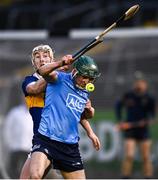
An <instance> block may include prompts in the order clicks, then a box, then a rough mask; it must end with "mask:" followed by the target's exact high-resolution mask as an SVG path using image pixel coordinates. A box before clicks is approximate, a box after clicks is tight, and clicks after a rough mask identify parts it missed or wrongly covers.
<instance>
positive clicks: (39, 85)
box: [26, 78, 47, 94]
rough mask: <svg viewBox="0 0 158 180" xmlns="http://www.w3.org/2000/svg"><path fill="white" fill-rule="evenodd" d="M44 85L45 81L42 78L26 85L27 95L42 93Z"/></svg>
mask: <svg viewBox="0 0 158 180" xmlns="http://www.w3.org/2000/svg"><path fill="white" fill-rule="evenodd" d="M46 85H47V83H46V81H45V80H44V79H43V78H41V79H39V80H38V81H36V82H32V83H30V84H28V85H27V87H26V91H27V93H28V94H39V93H42V92H44V90H45V88H46Z"/></svg>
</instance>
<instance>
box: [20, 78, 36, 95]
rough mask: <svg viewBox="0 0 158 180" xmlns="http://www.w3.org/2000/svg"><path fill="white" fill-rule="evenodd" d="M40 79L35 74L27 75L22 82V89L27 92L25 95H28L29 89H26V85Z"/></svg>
mask: <svg viewBox="0 0 158 180" xmlns="http://www.w3.org/2000/svg"><path fill="white" fill-rule="evenodd" d="M37 80H38V79H37V78H36V77H34V76H26V77H25V79H24V81H23V82H22V91H23V93H24V94H25V96H27V95H28V93H27V91H26V87H27V85H28V84H30V83H32V82H36V81H37Z"/></svg>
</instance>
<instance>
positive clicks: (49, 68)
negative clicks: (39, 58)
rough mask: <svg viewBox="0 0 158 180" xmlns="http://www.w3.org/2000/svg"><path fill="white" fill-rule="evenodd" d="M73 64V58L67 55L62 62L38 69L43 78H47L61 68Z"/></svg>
mask: <svg viewBox="0 0 158 180" xmlns="http://www.w3.org/2000/svg"><path fill="white" fill-rule="evenodd" d="M72 62H73V61H72V56H71V55H66V56H63V57H62V60H60V61H55V62H52V63H48V64H45V65H43V66H41V67H40V68H39V69H38V73H39V74H40V75H41V76H43V77H45V76H48V75H49V74H50V73H51V72H52V71H54V70H56V69H58V68H61V67H64V66H67V65H71V64H72Z"/></svg>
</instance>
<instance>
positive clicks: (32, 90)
mask: <svg viewBox="0 0 158 180" xmlns="http://www.w3.org/2000/svg"><path fill="white" fill-rule="evenodd" d="M63 58H64V59H67V58H68V57H66V56H65V57H63ZM53 61H54V53H53V51H52V49H51V48H50V46H48V45H39V46H37V47H35V48H34V49H33V51H32V64H33V66H34V68H35V70H37V69H39V68H40V67H41V66H43V65H44V64H46V63H51V62H53ZM66 69H68V67H67V66H64V67H62V68H61V69H60V70H66ZM46 84H47V83H46V81H45V80H44V79H43V78H42V76H40V75H39V74H38V73H37V72H35V73H34V74H33V75H31V76H27V77H26V78H25V79H24V81H23V83H22V89H23V92H24V95H25V100H26V104H27V106H28V108H29V111H30V114H31V115H32V119H33V122H34V129H33V130H34V134H36V133H37V130H38V127H39V123H40V119H41V112H42V109H43V106H44V91H45V87H46ZM85 109H86V110H87V109H89V112H90V113H89V114H88V116H87V114H86V115H84V114H83V116H82V121H81V124H82V126H83V127H84V128H85V130H86V132H87V134H88V136H89V137H90V139H91V140H92V142H93V145H94V146H95V148H96V149H98V148H99V147H100V142H99V139H98V138H97V136H96V135H95V133H94V132H93V130H92V128H91V126H90V124H89V122H88V121H87V119H85V118H91V117H92V115H93V113H94V108H92V107H91V103H90V101H88V102H87V104H86V108H85ZM86 116H87V117H86ZM29 167H30V159H29V158H28V159H27V160H26V162H25V164H24V167H23V169H22V172H21V175H20V179H27V178H29V176H30V175H29ZM55 177H56V176H55Z"/></svg>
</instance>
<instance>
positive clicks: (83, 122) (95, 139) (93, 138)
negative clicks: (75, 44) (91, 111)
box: [80, 119, 101, 151]
mask: <svg viewBox="0 0 158 180" xmlns="http://www.w3.org/2000/svg"><path fill="white" fill-rule="evenodd" d="M80 123H81V125H82V127H83V128H84V129H85V131H86V132H87V136H88V137H89V138H90V139H91V141H92V143H93V147H94V148H95V149H96V150H97V151H98V150H99V149H100V147H101V144H100V141H99V138H98V137H97V135H96V134H95V133H94V131H93V129H92V127H91V125H90V123H89V121H88V120H87V119H81V121H80Z"/></svg>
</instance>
